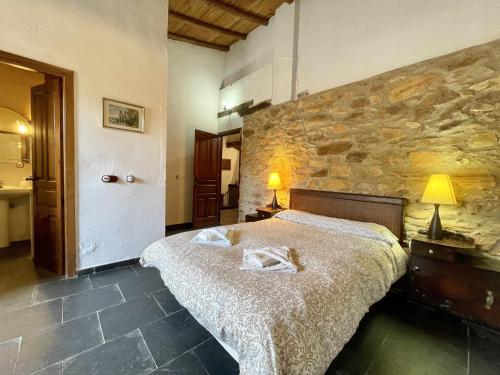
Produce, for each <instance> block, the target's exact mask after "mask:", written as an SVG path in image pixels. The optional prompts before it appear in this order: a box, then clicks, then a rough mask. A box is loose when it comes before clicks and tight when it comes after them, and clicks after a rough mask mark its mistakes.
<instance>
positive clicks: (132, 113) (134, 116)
mask: <svg viewBox="0 0 500 375" xmlns="http://www.w3.org/2000/svg"><path fill="white" fill-rule="evenodd" d="M102 106H103V110H102V126H103V127H105V128H113V129H120V130H128V131H133V132H137V133H144V112H145V108H144V107H141V106H138V105H135V104H130V103H125V102H121V101H118V100H113V99H108V98H103V99H102Z"/></svg>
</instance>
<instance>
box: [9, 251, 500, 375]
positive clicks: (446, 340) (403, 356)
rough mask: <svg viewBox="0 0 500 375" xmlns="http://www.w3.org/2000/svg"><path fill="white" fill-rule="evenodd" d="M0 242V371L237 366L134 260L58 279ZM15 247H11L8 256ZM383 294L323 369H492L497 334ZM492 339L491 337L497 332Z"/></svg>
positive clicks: (340, 373)
mask: <svg viewBox="0 0 500 375" xmlns="http://www.w3.org/2000/svg"><path fill="white" fill-rule="evenodd" d="M6 254H7V253H6V252H0V374H2V375H3V374H21V375H22V374H37V375H42V374H43V375H54V374H59V375H60V374H65V375H68V374H85V375H86V374H103V375H113V374H131V375H139V374H187V375H191V374H193V375H197V374H203V375H215V374H217V375H224V374H237V373H238V364H237V363H236V362H235V361H234V360H233V359H232V358H231V357H230V356H229V355H228V354H227V353H226V352H225V351H224V349H223V348H222V347H221V346H220V345H219V344H218V343H217V341H216V340H215V339H214V338H213V337H212V336H211V335H210V334H209V333H208V332H207V331H206V330H205V329H204V328H203V327H202V326H200V325H199V324H198V323H197V322H196V320H195V319H194V318H193V317H192V316H191V315H190V314H189V313H188V312H187V310H185V309H184V308H183V307H182V306H180V305H179V304H178V302H177V301H176V300H175V298H174V297H173V296H172V294H171V293H170V292H169V290H168V289H167V288H165V286H164V284H163V283H162V281H161V278H160V277H159V274H158V272H157V271H156V270H153V269H144V268H142V267H140V266H139V265H134V266H126V267H121V268H117V269H114V270H111V271H105V272H101V273H97V274H91V275H87V276H82V277H79V278H77V279H70V280H61V279H60V278H59V277H58V276H56V275H53V274H51V273H50V272H47V271H44V270H41V269H38V268H36V267H34V266H33V264H32V262H31V261H30V259H29V251H26V249H22V247H20V248H19V249H10V251H9V253H8V255H6ZM15 254H17V256H14V255H15ZM490 334H491V335H490V336H491V337H490V338H492V340H493V341H492V340H490V339H486V338H483V337H481V336H480V335H478V334H476V332H475V331H474V330H473V329H472V328H470V327H468V326H467V325H465V324H463V323H462V322H461V321H459V320H456V319H454V318H450V317H449V316H445V315H442V314H440V313H437V312H434V311H430V310H426V309H425V308H422V307H420V306H417V305H414V304H411V303H407V302H405V301H403V300H400V299H399V298H397V297H393V296H390V297H387V298H385V299H384V300H382V301H381V302H379V303H378V304H377V305H375V306H374V308H372V310H371V311H370V313H369V314H368V315H367V316H366V317H365V318H364V319H363V321H362V322H361V324H360V327H359V329H358V331H357V333H356V334H355V336H354V337H353V338H352V339H351V341H349V343H348V344H347V345H346V347H345V348H344V350H343V351H342V352H341V353H340V354H339V355H338V357H337V358H336V359H335V360H334V361H333V363H332V365H331V366H330V368H329V370H328V372H327V373H328V374H335V375H349V374H350V375H356V374H370V375H372V374H373V375H378V374H384V375H392V374H416V375H419V374H431V375H433V374H438V375H439V374H453V375H455V374H473V375H475V374H477V375H488V374H500V336H498V334H497V333H493V332H490ZM495 341H496V342H495Z"/></svg>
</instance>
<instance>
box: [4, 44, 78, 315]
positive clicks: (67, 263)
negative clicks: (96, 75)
mask: <svg viewBox="0 0 500 375" xmlns="http://www.w3.org/2000/svg"><path fill="white" fill-rule="evenodd" d="M74 212H75V201H74V140H73V72H71V71H69V70H65V69H62V68H58V67H55V66H52V65H48V64H45V63H41V62H38V61H34V60H31V59H27V58H24V57H21V56H16V55H13V54H10V53H7V52H3V51H0V295H2V298H1V301H0V302H1V303H0V304H1V305H2V307H5V308H7V309H9V308H12V307H13V306H14V305H16V306H17V304H19V303H21V304H22V303H27V302H28V300H29V298H30V296H24V294H23V292H22V291H23V290H30V289H29V285H31V284H33V283H38V282H40V281H41V280H51V279H54V278H60V277H62V276H73V275H75V273H76V247H75V215H74ZM9 296H12V298H9ZM24 297H26V298H24Z"/></svg>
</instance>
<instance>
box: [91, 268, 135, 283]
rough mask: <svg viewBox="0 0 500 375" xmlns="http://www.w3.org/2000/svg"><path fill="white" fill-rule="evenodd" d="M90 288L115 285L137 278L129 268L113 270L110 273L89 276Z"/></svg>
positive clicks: (103, 272) (104, 272)
mask: <svg viewBox="0 0 500 375" xmlns="http://www.w3.org/2000/svg"><path fill="white" fill-rule="evenodd" d="M89 277H90V282H91V283H92V288H99V287H101V286H106V285H111V284H116V283H119V282H122V281H125V280H127V279H130V278H137V275H136V273H135V272H134V270H133V269H132V267H131V266H125V267H120V268H115V269H113V270H110V271H102V272H97V273H94V274H92V275H90V276H89Z"/></svg>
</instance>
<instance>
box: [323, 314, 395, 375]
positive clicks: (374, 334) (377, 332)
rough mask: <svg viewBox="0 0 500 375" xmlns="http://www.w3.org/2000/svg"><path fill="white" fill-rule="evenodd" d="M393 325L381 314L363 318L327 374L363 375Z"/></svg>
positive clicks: (390, 320) (392, 322) (388, 318)
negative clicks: (346, 374)
mask: <svg viewBox="0 0 500 375" xmlns="http://www.w3.org/2000/svg"><path fill="white" fill-rule="evenodd" d="M393 324H394V321H393V320H392V319H391V318H390V317H388V316H387V315H386V314H384V313H383V312H372V313H371V314H368V315H367V316H365V318H363V320H362V321H361V322H360V324H359V327H358V329H357V331H356V333H355V334H354V336H353V337H352V338H351V340H350V341H349V342H348V343H347V344H346V345H345V346H344V348H343V349H342V351H341V352H340V353H339V354H338V355H337V357H336V358H335V359H334V360H333V362H332V364H331V365H330V368H329V369H328V371H327V374H337V373H342V372H345V373H348V374H350V375H361V374H364V373H365V372H366V370H367V369H368V367H369V366H370V364H371V363H372V361H373V360H374V358H375V355H376V353H377V351H378V349H379V348H380V345H381V344H382V342H383V341H384V340H385V339H386V337H387V336H388V335H389V333H390V331H391V328H392V326H393Z"/></svg>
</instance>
